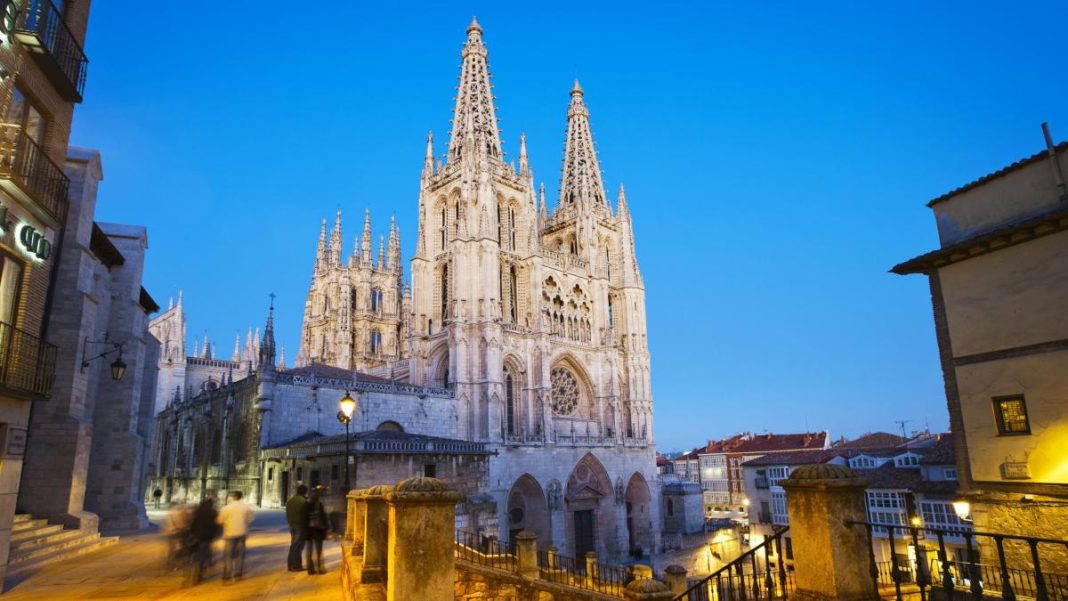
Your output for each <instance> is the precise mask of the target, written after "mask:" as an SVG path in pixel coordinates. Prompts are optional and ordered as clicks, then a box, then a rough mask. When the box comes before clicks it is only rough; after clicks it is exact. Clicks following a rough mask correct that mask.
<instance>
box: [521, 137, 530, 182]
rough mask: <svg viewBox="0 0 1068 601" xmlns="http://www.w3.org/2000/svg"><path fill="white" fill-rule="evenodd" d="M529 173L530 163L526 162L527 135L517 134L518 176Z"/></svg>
mask: <svg viewBox="0 0 1068 601" xmlns="http://www.w3.org/2000/svg"><path fill="white" fill-rule="evenodd" d="M529 173H530V163H529V162H528V161H527V135H526V134H519V174H520V175H527V174H529Z"/></svg>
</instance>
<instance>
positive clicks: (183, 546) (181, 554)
mask: <svg viewBox="0 0 1068 601" xmlns="http://www.w3.org/2000/svg"><path fill="white" fill-rule="evenodd" d="M192 521H193V512H192V511H190V508H189V507H186V506H185V505H182V504H180V503H174V504H172V505H171V507H170V509H169V510H168V511H167V519H166V521H165V522H164V534H165V535H166V536H167V557H166V560H165V562H164V567H165V569H167V570H173V569H175V568H177V567H178V566H180V565H182V564H183V561H184V560H185V559H187V557H188V552H189V547H190V545H189V538H190V532H189V528H190V524H191V523H192Z"/></svg>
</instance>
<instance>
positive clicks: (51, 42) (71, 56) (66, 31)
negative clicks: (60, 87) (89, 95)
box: [16, 0, 89, 102]
mask: <svg viewBox="0 0 1068 601" xmlns="http://www.w3.org/2000/svg"><path fill="white" fill-rule="evenodd" d="M16 29H17V30H18V31H25V32H28V33H32V34H33V35H35V36H39V37H38V39H39V40H40V44H41V46H43V47H44V48H45V49H46V50H47V51H48V54H49V56H51V57H52V60H53V61H55V64H56V66H57V67H58V68H59V71H60V72H62V73H63V76H64V77H65V78H66V79H67V83H69V84H70V86H71V90H72V91H73V92H74V93H75V94H76V96H77V98H76V99H75V100H76V101H78V102H80V101H81V97H82V93H83V92H84V90H85V75H86V71H87V70H88V69H87V67H88V65H89V59H88V58H87V57H86V56H85V51H84V50H82V47H81V45H80V44H79V43H78V40H77V39H76V38H75V37H74V33H73V32H72V31H71V30H70V28H69V27H67V23H66V21H64V19H63V13H62V12H61V11H60V10H59V9H58V8H56V5H55V4H54V3H52V0H30V1H29V2H27V6H26V8H24V9H23V10H22V11H21V14H20V15H19V18H18V25H17V27H16Z"/></svg>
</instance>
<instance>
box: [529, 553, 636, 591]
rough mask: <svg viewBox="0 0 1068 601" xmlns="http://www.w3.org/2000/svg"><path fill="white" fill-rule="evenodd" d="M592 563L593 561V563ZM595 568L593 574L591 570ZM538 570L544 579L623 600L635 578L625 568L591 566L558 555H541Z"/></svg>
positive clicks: (595, 564) (600, 565)
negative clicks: (625, 591)
mask: <svg viewBox="0 0 1068 601" xmlns="http://www.w3.org/2000/svg"><path fill="white" fill-rule="evenodd" d="M591 561H592V560H591ZM591 565H592V568H593V569H592V572H591V570H590V569H589V568H590V566H591ZM538 570H539V573H540V574H539V575H540V576H541V579H542V580H545V581H548V582H552V583H553V584H560V585H563V586H569V587H572V588H579V589H583V590H588V591H594V592H597V593H603V594H605V595H611V596H614V597H623V592H624V590H626V588H627V584H628V583H630V581H631V580H634V575H633V574H632V573H631V572H630V570H628V569H627V568H625V567H623V566H614V565H608V564H603V563H593V564H590V563H589V562H587V561H586V560H585V559H575V558H574V557H568V556H566V555H558V554H557V553H555V552H552V553H549V552H545V551H539V552H538Z"/></svg>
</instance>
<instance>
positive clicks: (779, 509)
mask: <svg viewBox="0 0 1068 601" xmlns="http://www.w3.org/2000/svg"><path fill="white" fill-rule="evenodd" d="M771 523H772V524H775V525H776V526H786V525H788V524H789V523H790V517H789V515H787V513H786V493H784V492H773V493H771Z"/></svg>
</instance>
